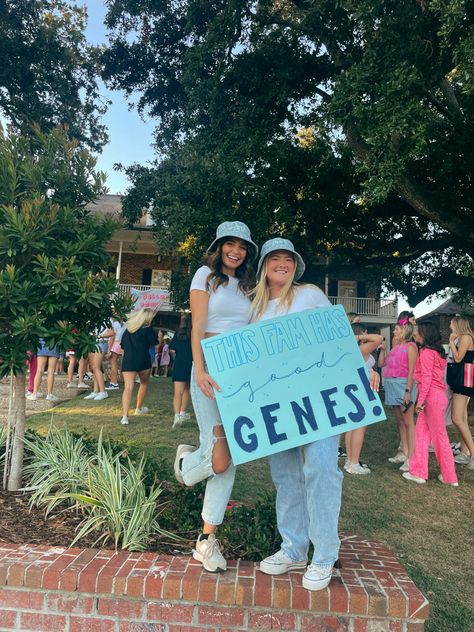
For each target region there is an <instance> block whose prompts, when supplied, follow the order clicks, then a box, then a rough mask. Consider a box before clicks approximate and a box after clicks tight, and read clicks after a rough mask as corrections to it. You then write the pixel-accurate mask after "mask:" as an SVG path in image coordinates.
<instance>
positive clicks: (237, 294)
mask: <svg viewBox="0 0 474 632" xmlns="http://www.w3.org/2000/svg"><path fill="white" fill-rule="evenodd" d="M210 273H211V269H210V268H209V266H201V267H200V268H199V269H198V270H196V274H195V275H194V277H193V280H192V281H191V287H190V291H192V290H202V291H203V292H207V293H208V294H209V305H208V308H207V323H206V332H208V333H210V334H221V333H223V332H224V331H229V330H231V329H237V328H238V327H243V326H244V325H248V322H249V320H250V300H249V298H248V297H247V296H245V294H244V293H243V292H242V291H241V290H240V288H239V280H238V279H237V278H235V277H229V282H228V283H227V285H219V287H218V288H217V290H215V291H214V290H212V291H210V289H209V287H208V283H207V277H208V276H209V274H210ZM210 281H211V284H212V278H211V280H210Z"/></svg>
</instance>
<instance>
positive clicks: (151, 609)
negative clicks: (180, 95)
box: [146, 602, 194, 623]
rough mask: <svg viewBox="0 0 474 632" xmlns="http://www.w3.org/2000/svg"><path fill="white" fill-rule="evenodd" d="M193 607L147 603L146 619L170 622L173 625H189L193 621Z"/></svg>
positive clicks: (166, 603) (177, 604)
mask: <svg viewBox="0 0 474 632" xmlns="http://www.w3.org/2000/svg"><path fill="white" fill-rule="evenodd" d="M193 612H194V606H187V605H182V604H179V603H170V602H165V603H149V604H148V607H147V611H146V619H147V620H149V619H151V620H153V619H156V621H160V622H168V621H172V622H173V623H191V622H192V620H193Z"/></svg>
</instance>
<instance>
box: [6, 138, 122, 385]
mask: <svg viewBox="0 0 474 632" xmlns="http://www.w3.org/2000/svg"><path fill="white" fill-rule="evenodd" d="M94 167H95V159H94V158H92V156H91V155H90V154H88V153H87V152H86V151H84V150H82V149H80V148H79V146H78V143H77V142H76V141H71V140H68V138H67V136H66V133H65V131H64V130H62V129H60V128H58V129H55V130H53V131H52V132H51V133H49V134H43V133H42V132H40V131H39V129H38V128H36V129H35V136H34V142H32V141H30V140H29V139H26V138H24V137H21V136H15V135H10V136H5V135H4V134H3V133H2V134H1V136H0V375H6V374H7V373H8V372H9V370H10V368H13V370H14V372H15V373H19V372H23V371H24V367H25V354H26V351H27V350H28V349H35V348H36V347H37V344H38V339H39V337H44V338H46V340H47V342H48V344H50V345H56V344H58V345H59V346H60V347H61V348H62V349H69V348H71V347H72V346H74V348H75V349H76V350H77V351H78V352H79V354H85V353H87V352H88V351H91V350H93V349H94V346H95V338H94V336H93V335H92V332H93V330H94V329H95V328H97V327H100V326H101V325H102V324H104V323H106V322H108V320H109V318H110V316H111V315H112V314H113V313H123V312H124V311H125V310H126V309H127V307H128V304H127V303H126V301H124V300H122V299H120V298H119V297H118V294H117V284H116V281H115V279H114V278H113V276H112V275H109V274H107V272H106V271H107V267H108V265H109V257H108V254H107V253H106V251H105V243H106V242H107V241H108V239H109V238H110V236H111V234H112V232H113V230H114V228H115V224H114V223H113V222H111V221H109V220H101V219H100V218H98V217H95V216H92V215H90V214H89V213H88V211H87V209H86V204H87V203H89V202H90V201H92V200H94V199H95V198H96V197H97V196H98V195H99V194H100V193H101V192H102V191H103V178H104V176H103V174H101V173H96V172H95V171H94ZM73 328H76V329H77V330H78V333H73V331H72V329H73Z"/></svg>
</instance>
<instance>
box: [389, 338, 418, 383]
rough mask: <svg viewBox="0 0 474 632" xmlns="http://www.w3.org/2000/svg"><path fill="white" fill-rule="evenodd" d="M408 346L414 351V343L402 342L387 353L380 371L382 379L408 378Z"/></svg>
mask: <svg viewBox="0 0 474 632" xmlns="http://www.w3.org/2000/svg"><path fill="white" fill-rule="evenodd" d="M410 345H411V346H413V347H415V349H416V344H415V343H414V342H404V343H402V344H400V345H396V346H395V347H393V349H391V350H390V351H389V352H388V355H387V358H386V360H385V366H384V367H383V369H382V375H383V377H408V347H409V346H410Z"/></svg>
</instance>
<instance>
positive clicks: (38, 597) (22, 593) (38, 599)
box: [0, 589, 43, 610]
mask: <svg viewBox="0 0 474 632" xmlns="http://www.w3.org/2000/svg"><path fill="white" fill-rule="evenodd" d="M0 607H4V608H16V609H17V610H42V608H43V594H42V593H40V592H30V591H26V590H14V589H11V590H7V589H1V590H0Z"/></svg>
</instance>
